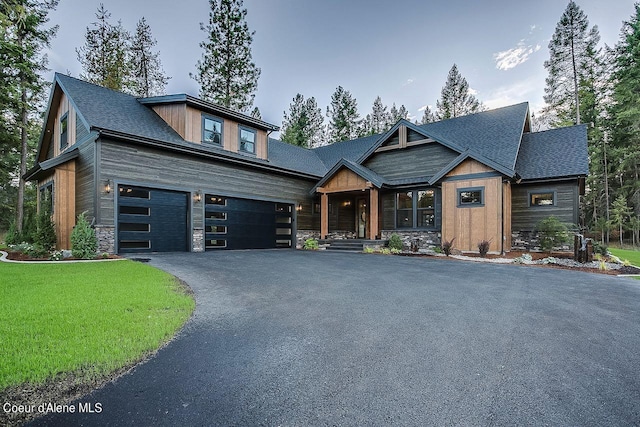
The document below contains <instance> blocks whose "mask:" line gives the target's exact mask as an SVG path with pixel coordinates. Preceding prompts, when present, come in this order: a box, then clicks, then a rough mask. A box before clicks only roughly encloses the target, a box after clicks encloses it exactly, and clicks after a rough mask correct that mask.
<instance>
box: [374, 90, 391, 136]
mask: <svg viewBox="0 0 640 427" xmlns="http://www.w3.org/2000/svg"><path fill="white" fill-rule="evenodd" d="M369 124H370V129H369V130H370V134H371V135H375V134H378V133H382V132H386V131H387V129H389V127H390V126H391V116H390V115H389V113H388V112H387V106H386V105H384V104H383V103H382V98H380V97H379V96H378V97H376V99H375V101H373V106H372V107H371V116H370V119H369Z"/></svg>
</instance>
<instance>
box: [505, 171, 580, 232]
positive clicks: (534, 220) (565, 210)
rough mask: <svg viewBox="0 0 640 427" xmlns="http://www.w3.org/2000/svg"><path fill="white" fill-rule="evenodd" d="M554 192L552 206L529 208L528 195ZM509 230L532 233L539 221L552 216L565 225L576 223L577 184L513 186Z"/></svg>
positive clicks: (552, 183) (558, 183)
mask: <svg viewBox="0 0 640 427" xmlns="http://www.w3.org/2000/svg"><path fill="white" fill-rule="evenodd" d="M551 191H553V192H555V194H556V197H555V205H554V206H531V207H530V206H529V194H530V193H532V192H533V193H538V192H539V193H545V192H551ZM511 194H512V198H511V202H512V207H511V229H512V230H513V231H532V230H535V228H536V225H537V224H538V222H540V221H541V220H543V219H545V218H547V217H549V216H551V215H553V216H555V217H556V218H558V219H559V220H560V221H562V222H564V223H567V224H577V222H578V203H579V196H578V182H577V181H573V182H556V183H554V182H551V183H547V184H544V183H542V184H522V185H516V184H514V185H513V186H512V187H511Z"/></svg>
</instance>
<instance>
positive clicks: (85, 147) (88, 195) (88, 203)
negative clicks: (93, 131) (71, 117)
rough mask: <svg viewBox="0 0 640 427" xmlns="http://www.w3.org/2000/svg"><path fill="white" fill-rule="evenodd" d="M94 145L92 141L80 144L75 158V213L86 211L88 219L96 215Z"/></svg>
mask: <svg viewBox="0 0 640 427" xmlns="http://www.w3.org/2000/svg"><path fill="white" fill-rule="evenodd" d="M95 147H96V145H95V143H94V142H93V141H89V142H86V143H84V144H82V145H81V146H79V148H78V150H79V155H78V158H77V159H76V214H81V213H82V212H85V211H86V212H87V217H88V218H89V221H91V219H92V218H93V217H94V216H95V215H96V213H95V206H94V200H95V198H94V194H95V189H96V185H95V181H94V161H95Z"/></svg>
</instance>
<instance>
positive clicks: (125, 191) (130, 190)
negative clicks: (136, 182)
mask: <svg viewBox="0 0 640 427" xmlns="http://www.w3.org/2000/svg"><path fill="white" fill-rule="evenodd" d="M120 197H131V198H135V199H147V200H149V198H150V194H149V190H147V189H145V188H139V187H130V186H120Z"/></svg>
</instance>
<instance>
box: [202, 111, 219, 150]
mask: <svg viewBox="0 0 640 427" xmlns="http://www.w3.org/2000/svg"><path fill="white" fill-rule="evenodd" d="M202 143H203V144H215V145H222V120H221V119H217V118H214V117H211V116H205V115H203V116H202Z"/></svg>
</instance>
